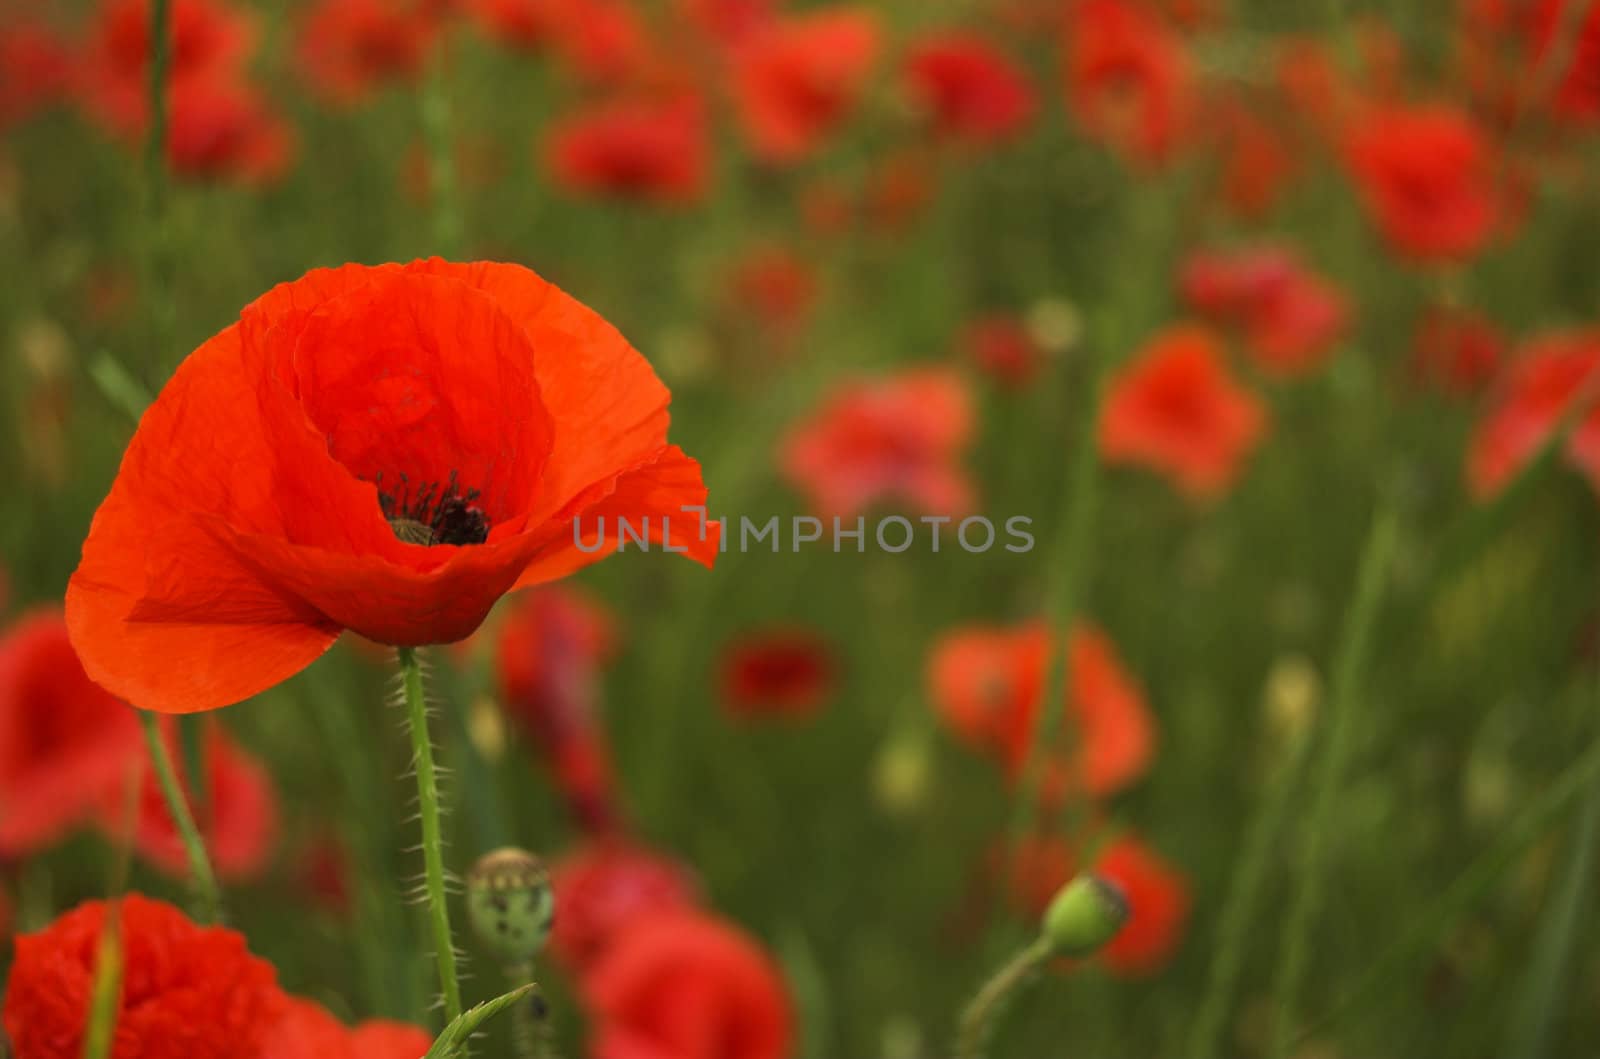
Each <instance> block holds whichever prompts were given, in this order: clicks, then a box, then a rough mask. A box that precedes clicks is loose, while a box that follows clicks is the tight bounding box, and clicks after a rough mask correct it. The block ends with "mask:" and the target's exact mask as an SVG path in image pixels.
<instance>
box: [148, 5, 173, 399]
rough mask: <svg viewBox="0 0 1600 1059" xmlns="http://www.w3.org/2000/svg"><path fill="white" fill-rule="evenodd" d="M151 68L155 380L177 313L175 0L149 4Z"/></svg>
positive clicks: (150, 259) (150, 258) (151, 283)
mask: <svg viewBox="0 0 1600 1059" xmlns="http://www.w3.org/2000/svg"><path fill="white" fill-rule="evenodd" d="M149 28H150V69H149V71H148V81H147V82H146V86H145V93H146V94H145V101H146V104H147V106H148V107H149V111H150V127H149V131H148V133H147V134H146V136H145V142H144V185H145V187H144V192H145V216H144V220H145V224H146V231H145V239H144V266H145V269H144V271H145V275H144V281H145V284H146V287H147V289H146V292H145V296H146V298H147V299H148V301H149V304H150V328H151V331H150V336H149V339H150V363H149V365H148V368H149V370H150V379H151V380H152V381H154V380H156V379H159V378H160V377H161V375H162V374H163V372H162V367H163V363H164V362H163V361H162V359H161V358H162V357H163V356H164V355H165V351H166V348H167V345H168V344H169V342H170V340H171V336H172V329H173V328H172V325H173V318H174V316H173V311H172V301H171V297H170V294H171V292H170V290H169V289H168V288H169V286H170V285H169V284H168V283H167V275H166V273H167V262H168V254H167V239H168V237H169V236H168V231H167V167H166V150H167V124H168V113H169V109H170V108H169V105H168V92H167V87H168V85H167V81H168V74H169V73H170V70H171V66H172V0H152V3H151V4H150V23H149Z"/></svg>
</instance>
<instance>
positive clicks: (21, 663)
mask: <svg viewBox="0 0 1600 1059" xmlns="http://www.w3.org/2000/svg"><path fill="white" fill-rule="evenodd" d="M141 746H142V744H141V742H140V739H139V726H138V722H137V720H136V718H135V717H134V713H133V711H132V710H130V709H128V708H127V707H126V706H125V705H123V704H122V703H121V702H119V701H118V700H117V699H116V697H115V696H113V695H112V694H111V693H110V692H108V691H106V690H105V689H104V688H101V687H100V686H99V685H98V684H95V683H93V682H92V681H90V680H89V678H88V677H87V676H86V675H85V674H84V672H83V666H82V665H81V664H80V663H79V662H78V656H77V654H75V653H74V652H73V650H72V643H71V641H70V640H69V639H68V637H67V626H66V622H64V621H62V619H61V615H60V614H59V613H58V612H55V611H37V612H34V613H32V614H29V615H25V616H24V617H22V618H21V619H19V620H18V621H17V622H16V623H15V624H14V625H12V626H11V627H10V628H9V629H7V630H6V631H5V634H4V635H3V636H0V857H6V858H16V857H23V856H27V855H28V854H30V853H34V852H37V851H38V850H40V849H42V848H44V847H46V846H48V845H49V844H51V843H53V842H55V841H56V840H58V839H59V838H61V837H62V836H63V835H64V834H65V833H66V832H67V831H68V830H70V829H71V828H73V827H74V826H76V825H78V824H80V823H84V822H86V821H88V820H89V819H92V817H93V814H94V812H95V810H96V808H97V807H98V806H99V805H100V804H101V800H102V799H103V798H105V797H106V796H108V795H109V794H112V793H113V792H120V791H122V790H123V787H124V784H123V781H124V779H125V778H126V777H127V775H128V769H129V768H130V767H133V766H134V765H135V764H136V763H137V762H138V761H139V755H140V749H141Z"/></svg>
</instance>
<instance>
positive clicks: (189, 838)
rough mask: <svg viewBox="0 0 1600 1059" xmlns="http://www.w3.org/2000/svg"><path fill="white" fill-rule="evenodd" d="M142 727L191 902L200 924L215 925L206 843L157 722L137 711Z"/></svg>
mask: <svg viewBox="0 0 1600 1059" xmlns="http://www.w3.org/2000/svg"><path fill="white" fill-rule="evenodd" d="M139 720H140V722H141V723H142V724H143V726H144V742H145V748H146V749H147V750H148V751H149V753H150V767H151V768H153V769H154V770H155V773H156V782H157V783H158V784H160V786H161V796H162V797H163V798H164V799H166V803H167V812H168V813H170V814H171V816H172V822H173V824H174V825H176V826H177V828H178V837H179V838H180V839H181V840H182V841H183V852H184V855H185V856H186V857H187V858H188V860H189V885H190V886H192V887H194V894H195V901H196V903H197V904H198V905H199V915H198V917H197V918H198V919H199V920H200V921H201V922H202V923H215V922H216V921H217V918H218V916H219V915H220V914H221V912H222V897H221V894H220V893H219V891H218V889H217V877H216V875H215V874H213V873H212V871H211V860H210V858H208V857H207V856H206V844H205V841H204V840H203V839H202V838H201V837H200V829H199V828H197V827H196V826H195V823H194V814H192V813H191V812H189V801H188V799H187V798H185V797H184V793H183V787H182V786H181V785H180V784H179V783H178V775H177V773H176V772H175V771H173V768H172V756H171V755H170V754H168V753H167V744H166V740H164V739H163V738H162V737H161V723H160V719H159V718H157V716H156V715H155V714H153V713H151V712H149V711H148V710H140V711H139Z"/></svg>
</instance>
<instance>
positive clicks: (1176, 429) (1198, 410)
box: [1100, 326, 1267, 500]
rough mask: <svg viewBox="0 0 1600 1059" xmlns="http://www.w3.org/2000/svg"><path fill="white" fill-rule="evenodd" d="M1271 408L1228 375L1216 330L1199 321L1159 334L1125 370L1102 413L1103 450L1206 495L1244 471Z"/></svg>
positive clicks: (1221, 488) (1110, 456) (1112, 457)
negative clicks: (1198, 324) (1196, 325)
mask: <svg viewBox="0 0 1600 1059" xmlns="http://www.w3.org/2000/svg"><path fill="white" fill-rule="evenodd" d="M1266 427H1267V413H1266V410H1265V409H1264V408H1263V407H1262V405H1261V402H1260V401H1259V400H1257V399H1256V397H1255V396H1254V395H1252V394H1251V393H1250V392H1249V391H1248V390H1246V389H1244V388H1242V387H1240V386H1239V385H1237V384H1236V383H1234V382H1233V380H1232V379H1230V378H1229V377H1228V375H1227V369H1226V366H1225V364H1224V363H1223V358H1222V352H1221V350H1220V349H1219V348H1218V343H1217V340H1216V338H1215V337H1214V336H1213V335H1212V334H1211V333H1210V332H1209V331H1206V330H1204V329H1202V328H1199V327H1194V326H1178V327H1174V328H1170V329H1168V330H1167V331H1164V332H1162V333H1161V334H1158V335H1157V336H1156V337H1155V338H1153V339H1151V340H1150V342H1149V343H1148V344H1147V345H1146V346H1145V347H1144V349H1142V350H1140V351H1139V353H1138V354H1137V355H1136V356H1135V357H1134V359H1133V360H1132V362H1130V363H1129V364H1127V365H1125V366H1124V367H1123V368H1122V369H1121V370H1119V371H1118V372H1117V373H1116V375H1115V377H1114V378H1113V380H1112V385H1111V391H1110V394H1109V396H1108V398H1107V400H1106V405H1105V409H1104V412H1103V414H1102V416H1101V419H1100V454H1101V455H1102V456H1104V457H1105V458H1106V459H1107V460H1109V461H1112V462H1116V463H1137V464H1143V465H1145V466H1147V467H1150V468H1151V469H1152V470H1156V471H1160V472H1162V473H1165V474H1167V475H1170V476H1171V477H1172V479H1173V481H1174V483H1175V484H1176V485H1177V486H1178V488H1180V489H1181V490H1183V491H1184V492H1185V493H1187V494H1189V495H1190V496H1192V497H1194V498H1196V499H1199V500H1210V499H1215V498H1217V497H1219V496H1221V495H1222V494H1223V493H1225V492H1226V491H1227V490H1228V488H1229V486H1231V485H1232V484H1233V481H1234V479H1235V478H1236V477H1238V474H1239V470H1240V467H1241V465H1242V461H1243V460H1244V458H1245V457H1246V456H1247V455H1248V454H1249V452H1250V450H1251V449H1253V448H1255V446H1256V443H1257V442H1259V441H1260V440H1261V436H1262V434H1263V433H1265V431H1266Z"/></svg>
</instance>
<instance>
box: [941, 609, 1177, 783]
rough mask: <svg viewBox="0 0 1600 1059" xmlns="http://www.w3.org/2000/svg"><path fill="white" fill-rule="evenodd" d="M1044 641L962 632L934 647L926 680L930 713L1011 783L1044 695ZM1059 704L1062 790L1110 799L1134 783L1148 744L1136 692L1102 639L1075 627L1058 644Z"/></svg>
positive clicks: (1039, 629) (1028, 632)
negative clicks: (1062, 713)
mask: <svg viewBox="0 0 1600 1059" xmlns="http://www.w3.org/2000/svg"><path fill="white" fill-rule="evenodd" d="M1051 649H1052V648H1051V644H1050V641H1049V637H1048V635H1047V633H1046V630H1045V628H1044V627H1043V626H1042V625H1029V626H1025V627H1022V628H1019V629H989V628H981V627H979V628H972V629H964V630H960V631H957V632H954V633H951V634H949V635H948V636H946V637H944V638H943V639H942V640H940V641H939V643H938V644H937V645H935V647H934V650H933V654H932V656H931V658H930V660H929V668H928V679H929V685H930V688H931V693H932V696H933V701H934V705H935V706H936V708H937V709H938V710H939V713H940V716H941V717H943V718H944V720H945V722H946V723H947V724H949V725H950V727H951V728H952V730H953V731H954V732H955V733H956V735H957V736H959V737H960V738H961V739H963V740H964V741H966V742H967V743H969V744H970V745H972V746H973V747H974V748H976V749H978V750H980V751H984V752H987V753H991V754H993V755H994V756H995V757H997V758H998V759H999V760H1000V762H1001V764H1002V765H1003V766H1004V767H1005V769H1006V772H1007V774H1008V775H1009V776H1011V777H1012V778H1013V779H1014V778H1016V777H1017V776H1019V775H1020V774H1021V772H1022V769H1023V766H1024V764H1025V763H1026V761H1027V757H1028V751H1029V746H1030V743H1031V741H1032V739H1033V732H1034V728H1035V726H1036V725H1037V723H1038V713H1039V703H1040V702H1041V701H1042V699H1043V698H1044V682H1045V672H1046V666H1047V665H1048V664H1049V652H1050V651H1051ZM1067 665H1068V671H1067V701H1066V703H1065V704H1064V706H1065V708H1066V709H1067V710H1069V711H1070V714H1071V717H1070V721H1069V722H1068V723H1069V724H1070V725H1071V730H1069V731H1068V732H1066V733H1064V736H1063V738H1064V742H1065V744H1066V745H1067V746H1070V747H1071V748H1072V750H1071V757H1070V759H1068V760H1063V758H1062V755H1061V754H1060V753H1059V752H1057V751H1054V750H1052V751H1050V754H1051V757H1050V758H1049V759H1047V760H1050V761H1052V763H1053V764H1054V765H1055V766H1056V770H1055V771H1056V775H1057V776H1058V777H1059V779H1060V780H1061V781H1062V782H1063V783H1065V784H1066V785H1067V786H1068V787H1069V788H1079V787H1081V789H1083V790H1085V791H1087V792H1088V793H1090V794H1094V795H1106V794H1111V793H1114V792H1115V791H1118V790H1121V789H1122V788H1124V787H1126V786H1128V785H1129V784H1130V783H1132V782H1133V781H1134V780H1136V779H1138V778H1139V777H1140V776H1142V775H1143V774H1144V772H1145V770H1146V769H1148V768H1149V765H1150V760H1151V758H1152V756H1153V754H1154V747H1155V723H1154V721H1153V720H1152V719H1151V717H1150V713H1149V709H1148V707H1147V706H1146V705H1145V701H1144V693H1143V691H1141V690H1140V688H1139V686H1138V685H1137V684H1136V683H1135V682H1134V680H1133V678H1132V677H1130V676H1129V675H1128V673H1127V672H1126V670H1124V669H1123V666H1122V663H1121V660H1120V659H1118V657H1117V655H1116V651H1115V648H1114V647H1113V646H1112V643H1111V641H1110V640H1109V639H1108V638H1107V637H1106V635H1105V634H1104V633H1103V632H1101V631H1100V630H1098V629H1096V628H1095V627H1093V626H1091V625H1083V624H1080V625H1078V626H1077V627H1075V628H1074V629H1073V630H1072V635H1071V636H1070V637H1069V638H1068V655H1067Z"/></svg>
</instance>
